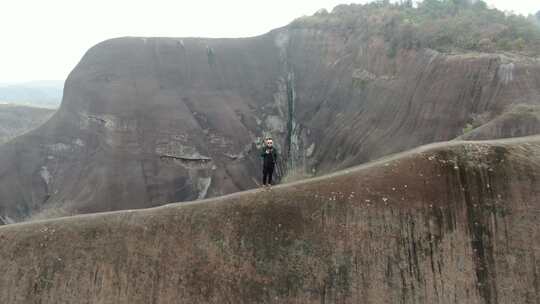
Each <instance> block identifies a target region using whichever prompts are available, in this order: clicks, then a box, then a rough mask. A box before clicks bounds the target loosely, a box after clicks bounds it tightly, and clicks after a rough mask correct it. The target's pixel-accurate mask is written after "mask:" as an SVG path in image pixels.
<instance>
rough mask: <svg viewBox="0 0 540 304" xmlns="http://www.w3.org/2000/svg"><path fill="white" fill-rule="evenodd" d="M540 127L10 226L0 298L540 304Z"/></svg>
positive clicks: (2, 232) (1, 251) (1, 231)
mask: <svg viewBox="0 0 540 304" xmlns="http://www.w3.org/2000/svg"><path fill="white" fill-rule="evenodd" d="M539 198H540V137H538V136H536V137H527V138H519V139H513V140H508V139H506V140H498V141H483V142H462V141H455V142H451V143H446V144H433V145H429V146H425V147H421V148H418V149H415V150H412V151H409V152H404V153H401V154H398V155H394V156H392V157H387V158H384V159H381V160H379V161H376V162H371V163H369V164H366V165H362V166H360V167H355V168H350V169H346V170H345V171H340V172H336V173H333V174H331V175H327V176H324V177H319V178H315V179H309V180H306V181H300V182H296V183H290V184H286V185H280V186H277V187H274V188H273V189H271V190H251V191H247V192H241V193H236V194H231V195H227V196H223V197H220V198H212V199H207V200H203V201H200V202H192V203H177V204H171V205H166V206H162V207H157V208H152V209H145V210H137V211H134V210H132V211H117V212H111V213H102V214H92V215H79V216H73V217H66V218H60V219H53V220H45V221H35V222H29V223H19V224H13V225H7V226H3V227H1V228H0V242H1V244H2V246H0V269H2V276H1V277H0V286H1V287H2V288H0V302H1V303H118V304H121V303H126V304H127V303H129V304H133V303H224V302H225V303H538V302H539V301H540V293H539V290H540V286H539V280H538V276H539V273H540V264H539V263H538V259H539V258H540V247H538V246H537V245H538V244H539V243H540V220H539V217H540V213H539V210H540V199H539Z"/></svg>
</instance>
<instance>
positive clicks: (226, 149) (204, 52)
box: [0, 19, 540, 221]
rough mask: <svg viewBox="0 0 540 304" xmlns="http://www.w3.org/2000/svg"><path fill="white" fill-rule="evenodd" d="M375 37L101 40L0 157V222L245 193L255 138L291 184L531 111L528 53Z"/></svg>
mask: <svg viewBox="0 0 540 304" xmlns="http://www.w3.org/2000/svg"><path fill="white" fill-rule="evenodd" d="M374 20H375V19H374ZM373 22H376V20H375V21H373ZM368 32H369V28H368V27H366V28H352V29H351V28H347V27H345V26H344V27H341V28H334V27H327V28H324V27H322V28H310V27H303V26H301V25H295V26H287V27H284V28H280V29H277V30H275V31H272V32H270V33H267V34H265V35H262V36H259V37H253V38H245V39H195V38H184V39H183V38H119V39H113V40H108V41H105V42H103V43H100V44H98V45H96V46H95V47H93V48H92V49H90V50H89V51H88V52H87V54H86V55H85V56H84V57H83V59H82V60H81V62H80V63H79V65H78V66H77V67H76V68H75V69H74V70H73V72H72V73H71V74H70V76H69V78H68V79H67V81H66V85H65V92H64V97H63V102H62V106H61V108H60V110H59V111H58V112H57V114H56V115H55V116H54V117H53V118H52V119H51V120H50V121H49V122H48V123H47V124H46V125H44V126H43V127H41V128H39V129H38V130H36V131H35V132H32V133H31V134H27V135H25V136H24V137H21V138H19V139H18V140H16V141H14V142H12V143H10V144H9V145H7V146H4V147H1V148H0V215H6V216H9V217H10V218H13V219H15V220H16V221H21V220H24V219H28V218H32V217H33V218H42V217H54V216H59V215H68V214H76V213H88V212H97V211H107V210H118V209H126V208H143V207H151V206H157V205H161V204H164V203H168V202H176V201H189V200H193V199H199V198H204V197H212V196H218V195H222V194H226V193H231V192H235V191H239V190H244V189H248V188H251V187H254V186H256V181H257V180H259V179H260V176H259V174H260V172H259V171H260V163H259V159H258V155H257V146H256V143H259V142H260V138H261V137H262V136H263V135H264V134H272V135H273V136H274V138H275V139H276V142H277V143H278V148H279V149H280V151H281V152H282V155H281V163H280V166H279V170H277V171H278V174H279V175H280V177H282V178H285V180H294V179H296V178H302V177H304V176H306V175H312V174H317V175H320V174H324V173H328V172H332V171H334V170H336V169H340V168H346V167H349V166H352V165H357V164H360V163H363V162H367V161H369V160H372V159H376V158H378V157H381V156H383V155H387V154H390V153H395V152H399V151H403V150H406V149H409V148H412V147H416V146H419V145H422V144H425V143H430V142H435V141H445V140H450V139H454V138H456V137H457V136H460V135H462V130H463V128H464V127H465V126H466V125H467V124H468V123H470V122H471V121H472V120H474V118H475V117H477V116H482V117H485V118H486V120H487V121H490V120H492V119H494V118H495V117H498V116H499V115H501V113H502V112H503V111H504V110H505V109H507V108H508V106H510V105H512V104H515V103H519V104H526V105H539V104H540V97H539V96H540V63H539V62H538V60H537V59H535V58H529V57H523V56H518V55H514V54H505V55H502V54H476V53H475V54H472V53H468V54H442V53H438V52H435V51H433V50H430V49H425V48H419V49H413V48H409V49H400V50H398V51H397V52H396V53H395V54H393V55H392V56H389V55H388V52H387V48H388V45H387V44H388V43H387V42H385V40H384V38H383V37H382V36H381V35H374V34H370V35H367V33H368ZM490 132H491V131H489V132H487V133H486V136H485V137H486V138H489V137H490ZM497 132H498V131H497ZM499 133H500V132H499ZM499 133H497V134H494V137H496V136H498V135H499Z"/></svg>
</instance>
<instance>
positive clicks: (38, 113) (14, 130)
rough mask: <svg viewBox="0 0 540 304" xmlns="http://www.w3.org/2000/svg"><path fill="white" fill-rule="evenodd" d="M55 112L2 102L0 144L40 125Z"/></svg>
mask: <svg viewBox="0 0 540 304" xmlns="http://www.w3.org/2000/svg"><path fill="white" fill-rule="evenodd" d="M53 113H54V110H52V109H43V108H35V107H28V106H17V105H6V104H0V145H1V144H3V143H5V142H7V141H9V140H10V139H12V138H14V137H17V136H19V135H21V134H24V133H26V132H28V131H30V130H32V129H34V128H37V127H39V126H40V125H41V124H42V123H44V122H45V121H47V120H48V119H49V118H50V117H51V116H52V114H53Z"/></svg>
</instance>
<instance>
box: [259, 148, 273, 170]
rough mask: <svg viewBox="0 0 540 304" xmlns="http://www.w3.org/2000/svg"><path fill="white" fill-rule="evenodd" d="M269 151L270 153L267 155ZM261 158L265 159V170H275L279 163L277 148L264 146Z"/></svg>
mask: <svg viewBox="0 0 540 304" xmlns="http://www.w3.org/2000/svg"><path fill="white" fill-rule="evenodd" d="M266 150H269V151H268V152H269V153H266ZM261 157H262V158H263V166H264V167H265V168H273V167H274V165H275V164H276V161H277V149H276V148H275V147H272V148H269V147H267V146H264V147H263V148H262V149H261Z"/></svg>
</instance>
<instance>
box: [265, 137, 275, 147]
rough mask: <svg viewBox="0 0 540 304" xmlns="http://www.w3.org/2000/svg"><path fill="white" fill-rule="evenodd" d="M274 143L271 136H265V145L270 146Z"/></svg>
mask: <svg viewBox="0 0 540 304" xmlns="http://www.w3.org/2000/svg"><path fill="white" fill-rule="evenodd" d="M273 145H274V141H273V140H272V137H268V138H266V146H268V147H272V146H273Z"/></svg>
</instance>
